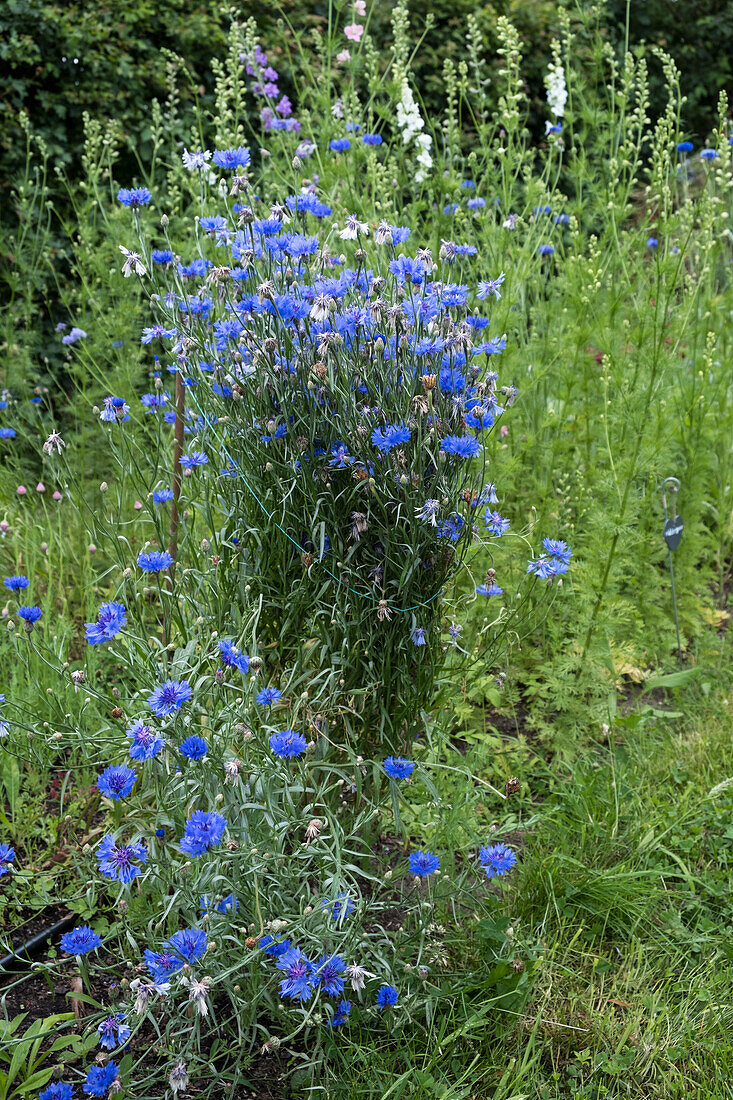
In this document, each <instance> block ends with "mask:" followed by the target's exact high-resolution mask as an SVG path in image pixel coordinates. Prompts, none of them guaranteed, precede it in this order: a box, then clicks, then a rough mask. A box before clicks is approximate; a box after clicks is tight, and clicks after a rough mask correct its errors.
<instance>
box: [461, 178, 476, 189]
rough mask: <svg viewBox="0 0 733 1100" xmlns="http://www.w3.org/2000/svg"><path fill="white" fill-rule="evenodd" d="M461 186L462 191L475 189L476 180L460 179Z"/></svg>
mask: <svg viewBox="0 0 733 1100" xmlns="http://www.w3.org/2000/svg"><path fill="white" fill-rule="evenodd" d="M461 187H462V188H463V190H464V191H475V190H476V181H475V180H461Z"/></svg>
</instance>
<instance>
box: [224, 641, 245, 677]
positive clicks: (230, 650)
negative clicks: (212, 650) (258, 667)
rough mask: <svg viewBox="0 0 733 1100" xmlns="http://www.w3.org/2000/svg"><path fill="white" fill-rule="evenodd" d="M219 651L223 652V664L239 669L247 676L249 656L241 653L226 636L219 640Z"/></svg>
mask: <svg viewBox="0 0 733 1100" xmlns="http://www.w3.org/2000/svg"><path fill="white" fill-rule="evenodd" d="M219 653H220V654H221V661H222V664H224V665H227V667H228V668H236V669H239V671H240V672H241V673H242V675H243V676H246V674H247V673H248V672H249V657H247V656H246V654H244V653H241V652H240V651H239V650H238V649H237V648H236V646H234V645H232V643H231V642H229V641H227V639H226V638H222V639H221V641H220V642H219Z"/></svg>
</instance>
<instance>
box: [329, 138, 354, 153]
mask: <svg viewBox="0 0 733 1100" xmlns="http://www.w3.org/2000/svg"><path fill="white" fill-rule="evenodd" d="M328 147H329V149H333V151H334V153H345V152H346V150H347V149H350V148H351V142H350V141H349V139H348V138H333V139H332V140H331V141H329V143H328Z"/></svg>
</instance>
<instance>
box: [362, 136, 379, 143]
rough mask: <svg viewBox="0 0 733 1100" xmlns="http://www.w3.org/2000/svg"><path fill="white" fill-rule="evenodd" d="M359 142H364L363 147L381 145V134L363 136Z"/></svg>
mask: <svg viewBox="0 0 733 1100" xmlns="http://www.w3.org/2000/svg"><path fill="white" fill-rule="evenodd" d="M361 140H362V141H363V142H364V144H365V145H381V144H382V135H381V134H364V135H363V137H362V139H361Z"/></svg>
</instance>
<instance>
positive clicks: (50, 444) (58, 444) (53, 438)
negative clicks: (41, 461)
mask: <svg viewBox="0 0 733 1100" xmlns="http://www.w3.org/2000/svg"><path fill="white" fill-rule="evenodd" d="M65 446H66V444H65V443H64V441H63V439H62V438H61V436H60V435H59V433H58V432H51V434H50V436H49V437H48V439H47V440H46V442H45V443H44V444H43V453H44V454H45V455H50V454H53V450H54V447H55V448H56V451H57V452H58V454H61V448H62V447H65Z"/></svg>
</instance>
